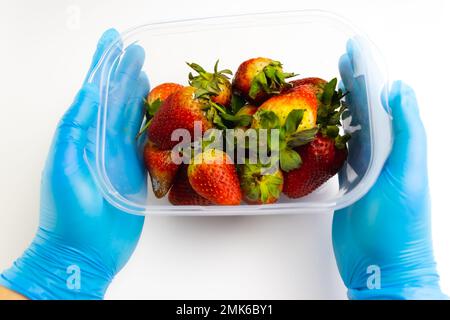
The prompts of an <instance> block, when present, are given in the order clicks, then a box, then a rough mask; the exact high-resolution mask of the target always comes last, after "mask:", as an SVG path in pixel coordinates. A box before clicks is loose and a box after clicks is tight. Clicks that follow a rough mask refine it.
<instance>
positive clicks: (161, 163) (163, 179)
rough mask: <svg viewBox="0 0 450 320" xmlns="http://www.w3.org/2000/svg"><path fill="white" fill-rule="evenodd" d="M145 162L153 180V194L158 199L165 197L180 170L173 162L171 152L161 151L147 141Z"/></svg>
mask: <svg viewBox="0 0 450 320" xmlns="http://www.w3.org/2000/svg"><path fill="white" fill-rule="evenodd" d="M144 162H145V166H146V167H147V170H148V172H149V174H150V177H151V179H152V187H153V192H154V193H155V195H156V197H157V198H162V197H164V196H165V195H166V194H167V192H168V191H169V189H170V187H171V186H172V182H173V180H174V178H175V175H176V173H177V170H178V165H177V164H175V163H173V161H172V158H171V150H160V149H158V148H157V147H156V146H155V145H154V144H153V143H151V142H150V141H147V143H146V145H145V147H144Z"/></svg>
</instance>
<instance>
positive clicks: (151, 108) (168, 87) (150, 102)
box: [137, 82, 183, 138]
mask: <svg viewBox="0 0 450 320" xmlns="http://www.w3.org/2000/svg"><path fill="white" fill-rule="evenodd" d="M181 88H183V86H182V85H181V84H178V83H172V82H166V83H162V84H160V85H157V86H156V87H154V88H153V89H152V90H151V91H150V92H149V93H148V95H147V99H146V100H145V109H146V110H145V118H146V120H145V125H144V127H143V128H142V129H141V130H140V131H139V133H138V135H137V138H138V137H139V136H140V135H141V134H143V133H144V132H145V131H146V130H147V128H148V126H149V125H150V120H151V119H152V118H153V116H154V115H155V113H156V111H158V109H159V107H160V106H161V104H162V103H163V102H164V100H166V99H167V98H168V97H169V96H170V95H172V94H173V93H175V92H176V91H178V90H180V89H181Z"/></svg>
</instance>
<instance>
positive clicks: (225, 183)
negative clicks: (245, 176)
mask: <svg viewBox="0 0 450 320" xmlns="http://www.w3.org/2000/svg"><path fill="white" fill-rule="evenodd" d="M188 177H189V182H190V183H191V186H192V188H193V189H194V190H195V191H196V192H197V193H198V194H199V195H201V196H202V197H204V198H206V199H208V200H209V201H211V202H212V203H214V204H219V205H238V204H240V203H241V189H240V187H239V179H238V176H237V173H236V168H235V166H234V164H233V163H232V161H231V159H230V157H229V156H228V155H227V154H226V153H225V152H223V151H220V150H217V149H210V150H207V151H205V152H203V153H200V154H198V155H197V156H196V157H195V158H194V159H193V161H192V162H191V164H189V167H188Z"/></svg>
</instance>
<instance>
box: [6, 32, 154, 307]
mask: <svg viewBox="0 0 450 320" xmlns="http://www.w3.org/2000/svg"><path fill="white" fill-rule="evenodd" d="M118 37H119V34H118V33H117V31H115V30H113V29H111V30H108V31H107V32H105V33H104V34H103V36H102V38H101V39H100V41H99V43H98V47H97V50H96V52H95V54H94V58H93V61H92V66H91V69H90V71H89V73H88V75H89V74H90V73H91V71H92V69H93V68H94V67H95V66H96V65H97V63H98V62H99V59H100V57H101V56H102V54H103V53H104V52H105V50H106V49H107V48H108V47H110V46H111V44H112V43H113V42H114V41H115V40H116V39H118ZM112 50H113V54H114V55H116V56H118V55H119V53H120V52H121V50H122V45H121V44H120V43H119V44H117V45H116V46H114V48H113V49H112ZM124 50H126V53H125V55H124V57H123V58H122V59H121V60H120V62H119V63H114V66H113V72H112V76H111V79H112V81H111V90H112V92H113V93H114V101H113V102H112V107H111V110H110V111H109V113H108V130H107V134H108V135H110V137H109V139H108V140H111V141H114V144H112V145H110V146H108V148H107V151H106V156H105V157H106V163H107V170H108V173H109V175H110V177H111V180H112V182H113V184H115V185H117V186H118V188H124V189H125V188H126V191H127V193H128V194H133V193H134V194H135V195H136V197H145V196H146V179H147V178H146V172H145V168H144V166H143V164H142V161H141V157H140V154H141V152H140V151H139V150H138V149H139V148H138V145H137V142H136V141H135V135H136V133H137V132H138V130H139V127H140V125H141V122H142V119H143V106H142V101H143V97H144V96H145V94H146V93H147V92H148V90H149V84H148V80H147V77H146V76H145V74H144V73H143V72H142V71H141V68H142V65H143V62H144V51H143V49H142V48H141V47H139V46H137V45H133V46H130V47H128V48H126V49H124ZM110 61H112V60H110ZM103 64H104V65H101V67H102V68H105V67H106V68H108V67H110V66H107V65H106V63H103ZM98 78H99V77H98V76H97V77H95V78H94V79H93V81H92V83H88V81H87V80H86V81H85V83H84V84H83V86H82V88H81V90H80V91H79V92H78V94H77V96H76V98H75V100H74V102H73V104H72V105H71V107H70V108H69V110H68V111H67V112H66V114H65V115H64V116H63V118H62V119H61V121H60V123H59V125H58V127H57V130H56V133H55V136H54V140H53V143H52V146H51V148H50V151H49V154H48V158H47V162H46V166H45V169H44V172H43V174H42V182H41V205H40V222H39V229H38V231H37V234H36V237H35V239H34V241H33V242H32V244H31V245H30V247H29V248H28V249H27V250H26V251H25V252H24V254H23V255H22V257H21V258H19V259H18V260H17V261H15V263H14V265H13V266H12V267H11V268H10V269H9V270H6V271H4V272H3V274H2V275H1V277H0V284H1V285H3V286H5V287H8V288H10V289H11V290H14V291H16V292H19V293H21V294H23V295H24V296H26V297H28V298H31V299H100V298H103V296H104V294H105V291H106V289H107V287H108V285H109V283H110V282H111V281H112V279H113V277H114V275H115V274H117V272H119V270H120V269H121V268H122V267H123V266H124V265H125V263H126V262H127V261H128V259H129V258H130V256H131V254H132V252H133V250H134V249H135V247H136V244H137V241H138V239H139V237H140V234H141V231H142V226H143V222H144V218H143V217H142V216H134V215H130V214H127V213H124V212H121V211H119V210H118V209H116V208H114V207H112V206H111V205H110V204H109V203H108V202H106V201H105V200H104V198H103V197H102V194H101V193H100V191H99V189H98V188H97V186H96V184H95V181H94V177H93V175H92V174H91V171H90V168H89V167H90V166H92V165H93V163H92V159H93V157H94V152H95V147H96V135H95V132H96V129H95V126H96V121H97V110H98V104H99V79H98ZM49 94H51V92H49ZM124 172H126V174H124ZM31 214H32V213H31Z"/></svg>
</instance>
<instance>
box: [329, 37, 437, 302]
mask: <svg viewBox="0 0 450 320" xmlns="http://www.w3.org/2000/svg"><path fill="white" fill-rule="evenodd" d="M357 50H358V47H357V46H356V45H355V43H354V42H352V41H350V42H349V43H348V46H347V53H346V54H345V55H344V56H343V57H342V58H341V61H340V72H341V76H342V79H343V83H344V86H345V87H346V88H347V89H348V90H349V95H348V97H347V102H348V103H350V104H352V103H353V104H355V103H356V104H358V103H365V102H364V101H365V99H364V97H365V96H366V91H365V86H364V84H363V83H362V82H361V79H358V78H357V77H356V76H355V72H354V69H355V64H357V63H358V61H355V60H356V59H359V58H360V57H361V55H360V53H359V52H358V51H357ZM389 106H390V108H391V109H392V116H393V129H394V145H393V149H392V152H391V154H390V156H389V158H388V160H387V161H386V163H385V165H384V168H383V170H382V172H381V174H380V176H379V177H378V180H377V181H376V183H375V185H374V186H373V187H372V189H371V190H370V191H369V192H368V193H367V194H366V195H365V196H364V197H363V198H361V199H360V200H359V201H357V202H356V203H354V204H353V205H351V206H349V207H347V208H344V209H342V210H338V211H336V212H335V214H334V219H333V247H334V252H335V256H336V261H337V265H338V268H339V272H340V274H341V277H342V279H343V281H344V283H345V285H346V286H347V288H348V296H349V298H350V299H442V298H446V296H445V295H444V294H443V293H442V292H441V290H440V287H439V276H438V273H437V271H436V263H435V260H434V256H433V246H432V242H431V210H430V197H429V190H428V175H427V148H426V136H425V129H424V127H423V124H422V122H421V120H420V116H419V108H418V106H417V101H416V97H415V94H414V91H413V90H412V89H411V88H410V87H408V86H406V85H405V84H404V83H402V82H395V83H394V84H393V86H392V88H391V90H390V95H389ZM355 107H357V106H355ZM375 277H378V278H375ZM377 281H378V282H377Z"/></svg>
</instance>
